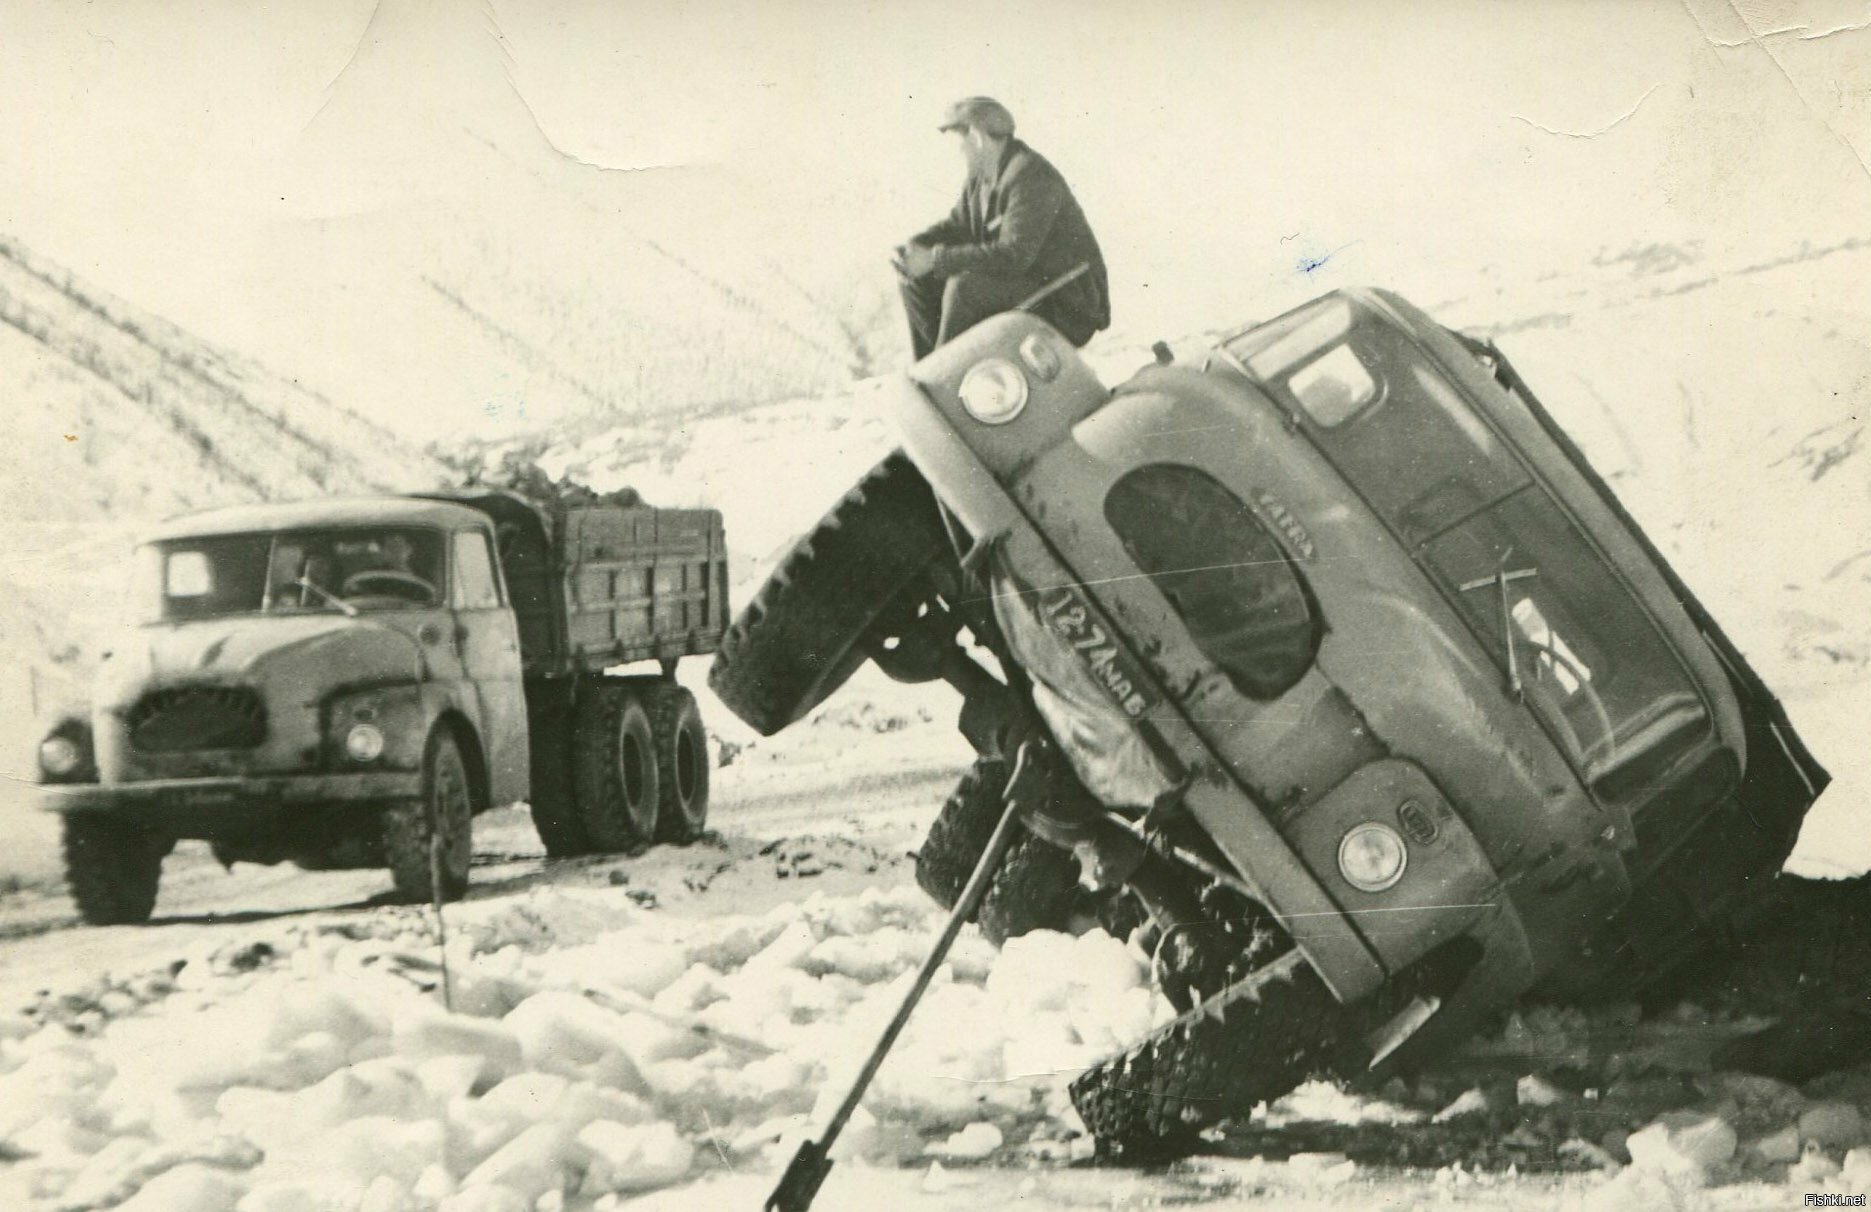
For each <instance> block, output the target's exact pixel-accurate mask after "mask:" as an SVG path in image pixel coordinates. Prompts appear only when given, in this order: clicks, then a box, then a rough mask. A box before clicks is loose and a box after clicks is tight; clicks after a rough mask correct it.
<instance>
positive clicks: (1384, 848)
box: [1338, 821, 1410, 892]
mask: <svg viewBox="0 0 1871 1212" xmlns="http://www.w3.org/2000/svg"><path fill="white" fill-rule="evenodd" d="M1409 857H1410V852H1409V848H1408V847H1406V846H1405V845H1404V844H1403V838H1402V837H1400V836H1399V835H1398V833H1397V831H1396V830H1395V829H1392V828H1391V827H1390V826H1389V825H1380V824H1378V823H1377V822H1376V821H1366V822H1365V823H1364V824H1362V825H1354V826H1352V827H1351V828H1350V829H1349V830H1347V831H1346V833H1345V836H1344V838H1343V840H1341V841H1340V842H1339V843H1338V870H1339V872H1340V874H1342V875H1343V876H1344V877H1345V882H1346V883H1348V884H1350V885H1351V886H1352V887H1353V888H1356V889H1358V890H1359V891H1360V892H1382V891H1383V890H1384V889H1386V888H1389V887H1391V886H1393V885H1394V884H1396V882H1397V881H1398V880H1400V879H1402V878H1403V868H1404V866H1405V865H1406V864H1407V863H1408V861H1409Z"/></svg>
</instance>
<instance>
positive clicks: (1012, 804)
mask: <svg viewBox="0 0 1871 1212" xmlns="http://www.w3.org/2000/svg"><path fill="white" fill-rule="evenodd" d="M1030 755H1031V750H1030V748H1029V747H1028V746H1026V745H1022V746H1021V747H1020V750H1019V758H1018V760H1017V761H1015V763H1014V770H1013V774H1012V776H1010V777H1009V778H1008V780H1007V791H1006V792H1005V794H1004V798H1005V800H1006V802H1007V807H1006V810H1005V811H1003V812H1002V813H1001V817H1000V824H998V825H996V826H995V827H994V834H993V836H992V837H990V838H988V843H987V848H986V849H985V850H983V851H982V852H981V861H980V862H978V863H976V864H975V868H974V874H973V875H971V876H969V877H968V884H967V886H966V887H964V888H963V889H962V892H961V896H960V897H959V898H957V900H956V901H955V908H954V910H953V911H952V912H951V913H950V914H949V917H948V924H947V925H946V926H944V927H943V928H942V934H941V937H939V938H937V939H936V943H935V947H934V948H933V949H931V950H930V952H929V958H928V959H926V960H924V961H923V966H922V970H921V971H920V972H918V973H917V974H916V981H915V983H914V984H912V985H911V986H910V988H909V992H908V993H906V994H904V996H903V1004H902V1005H901V1006H899V1007H897V1012H896V1017H895V1018H892V1019H891V1020H890V1025H889V1026H888V1027H885V1028H884V1033H883V1038H882V1039H880V1040H878V1041H877V1046H876V1047H875V1048H873V1049H871V1054H870V1057H869V1058H868V1059H867V1060H865V1062H864V1068H863V1069H861V1070H859V1071H858V1076H857V1080H856V1081H854V1082H852V1083H851V1089H850V1091H849V1092H848V1093H847V1094H846V1095H845V1100H844V1101H843V1102H842V1103H839V1104H838V1111H837V1113H836V1114H834V1115H833V1116H832V1118H831V1120H830V1122H828V1123H827V1124H826V1125H825V1131H824V1132H823V1133H821V1134H820V1135H819V1138H818V1139H817V1140H808V1141H806V1142H805V1143H804V1144H802V1145H800V1146H799V1152H797V1153H795V1154H794V1155H793V1160H792V1162H791V1163H790V1164H789V1165H788V1166H787V1167H786V1173H784V1174H782V1175H781V1176H780V1181H779V1185H778V1186H776V1187H774V1188H773V1194H771V1195H769V1196H767V1202H766V1203H765V1205H763V1207H764V1212H807V1209H809V1208H810V1207H811V1206H812V1200H813V1198H814V1197H815V1196H817V1195H818V1193H819V1186H820V1184H822V1183H823V1182H824V1181H825V1176H826V1175H827V1174H829V1173H831V1169H832V1160H831V1158H830V1157H829V1156H827V1155H828V1154H829V1153H830V1152H831V1147H832V1144H833V1142H835V1141H836V1140H837V1139H838V1134H839V1133H840V1132H843V1131H844V1127H845V1121H847V1120H849V1119H850V1118H851V1115H852V1112H854V1111H856V1110H857V1109H858V1102H859V1100H860V1099H862V1098H863V1097H864V1091H865V1090H866V1089H867V1088H868V1087H869V1086H870V1084H871V1079H872V1078H873V1077H876V1076H877V1070H878V1069H879V1068H880V1067H881V1066H882V1065H883V1063H884V1057H885V1056H886V1055H888V1054H889V1052H890V1048H891V1046H892V1045H894V1044H895V1043H896V1042H897V1036H898V1035H900V1034H902V1031H903V1026H904V1024H906V1023H908V1022H909V1017H910V1012H911V1011H913V1010H915V1009H916V1003H917V1002H919V1001H921V1000H922V995H923V993H924V991H925V990H927V989H928V988H929V981H930V980H931V978H933V977H934V976H935V972H936V969H937V968H940V967H941V966H942V961H943V960H944V959H945V958H947V956H948V952H949V948H950V947H951V946H953V945H954V943H955V936H956V935H957V934H959V933H961V928H962V923H964V922H966V921H967V920H968V919H969V918H970V917H971V916H973V914H974V911H975V907H976V906H977V905H979V904H980V903H981V898H982V897H983V896H985V895H986V894H987V886H988V881H989V880H991V879H993V878H994V871H995V869H996V868H998V867H999V866H1000V860H1001V856H1002V855H1004V854H1006V853H1007V847H1008V846H1009V845H1010V844H1011V843H1012V842H1013V839H1014V833H1015V831H1017V830H1018V829H1019V828H1020V823H1019V820H1018V817H1019V815H1020V808H1021V803H1022V798H1023V797H1021V796H1019V795H1018V794H1016V788H1019V787H1021V786H1022V785H1023V784H1024V783H1025V781H1026V777H1027V774H1028V771H1029V770H1030V769H1031V765H1032V764H1031V760H1030Z"/></svg>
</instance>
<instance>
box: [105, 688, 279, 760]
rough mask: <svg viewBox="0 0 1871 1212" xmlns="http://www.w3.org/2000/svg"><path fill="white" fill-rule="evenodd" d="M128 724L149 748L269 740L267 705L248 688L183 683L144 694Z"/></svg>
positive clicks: (175, 749)
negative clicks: (267, 735)
mask: <svg viewBox="0 0 1871 1212" xmlns="http://www.w3.org/2000/svg"><path fill="white" fill-rule="evenodd" d="M129 724H130V743H131V744H132V745H134V746H135V747H136V748H138V749H140V750H142V751H143V752H144V753H181V752H185V751H188V750H193V749H252V748H253V747H254V746H255V745H258V744H259V743H260V742H261V741H263V740H265V739H266V707H265V705H264V704H263V703H262V702H261V701H260V696H259V695H258V694H255V693H254V692H253V691H251V690H248V689H246V688H244V687H238V686H178V687H175V688H172V689H168V690H152V691H151V692H150V693H148V694H146V695H144V696H143V697H142V699H141V700H140V701H139V702H138V703H137V705H136V706H135V707H134V708H133V709H132V710H131V712H130V719H129Z"/></svg>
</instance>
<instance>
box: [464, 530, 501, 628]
mask: <svg viewBox="0 0 1871 1212" xmlns="http://www.w3.org/2000/svg"><path fill="white" fill-rule="evenodd" d="M455 605H456V607H457V608H459V609H461V610H493V609H496V608H497V607H499V605H500V582H499V581H498V580H497V579H496V578H495V576H494V560H493V557H492V556H491V555H490V554H489V553H488V550H487V536H486V535H485V534H483V533H482V532H480V531H478V530H462V531H458V532H456V534H455Z"/></svg>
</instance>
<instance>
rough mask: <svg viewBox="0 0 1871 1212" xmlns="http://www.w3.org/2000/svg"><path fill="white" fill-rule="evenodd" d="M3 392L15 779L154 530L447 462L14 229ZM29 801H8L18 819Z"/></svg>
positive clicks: (9, 246) (4, 273)
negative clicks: (21, 240)
mask: <svg viewBox="0 0 1871 1212" xmlns="http://www.w3.org/2000/svg"><path fill="white" fill-rule="evenodd" d="M0 398H4V399H5V400H6V402H7V405H6V417H7V423H8V439H9V440H8V441H7V442H6V443H4V444H0V477H3V481H0V482H3V483H4V485H5V487H4V489H0V510H3V511H4V512H5V514H6V516H7V517H8V519H9V528H8V532H7V536H6V542H5V545H4V547H0V714H3V716H4V718H5V720H6V723H5V725H3V726H0V745H3V748H0V770H4V772H5V773H6V774H8V775H10V776H13V778H16V779H17V778H20V777H25V776H27V773H28V772H29V771H30V769H31V767H30V763H29V760H28V755H29V753H30V746H31V744H32V742H33V741H34V740H35V739H36V737H35V732H36V730H35V728H34V726H33V725H32V724H31V723H30V722H29V721H31V720H32V719H33V718H34V716H35V715H37V714H43V713H44V712H47V711H50V710H53V709H56V708H57V707H59V706H60V705H62V704H64V703H67V702H69V701H72V700H74V699H76V698H78V697H80V696H81V695H82V694H83V690H84V685H83V684H84V680H85V677H86V674H87V672H88V668H89V654H90V653H91V652H92V650H93V645H94V643H95V641H96V640H97V638H98V636H99V634H100V632H101V631H102V630H103V629H104V628H105V627H107V626H108V625H109V623H110V622H111V621H112V615H113V613H114V611H115V609H116V607H117V603H118V597H119V593H120V590H121V587H122V576H121V570H122V568H123V566H124V558H125V556H126V554H127V545H128V543H129V541H130V536H131V535H133V534H134V533H135V532H136V530H137V529H138V528H139V527H140V526H143V525H145V524H147V523H149V522H151V521H154V520H155V519H157V518H160V517H163V516H166V515H169V514H173V513H177V512H180V511H182V510H185V509H192V508H201V507H206V506H209V505H219V504H227V503H232V502H236V501H249V500H259V499H267V498H292V497H305V496H318V495H323V494H330V493H345V492H364V491H372V490H381V489H390V488H398V487H419V486H423V485H428V484H433V483H435V482H436V481H437V479H438V478H439V476H440V475H441V469H440V467H439V466H438V465H437V464H435V463H434V462H433V461H432V460H430V459H429V458H428V457H427V456H425V455H423V454H422V453H420V452H419V451H418V450H417V449H415V448H414V447H413V446H411V445H409V444H408V443H407V442H405V441H403V440H402V439H400V438H398V437H397V436H396V435H395V434H393V433H391V432H390V431H389V430H387V429H385V428H384V427H383V426H382V425H380V424H378V423H377V422H376V421H374V420H372V419H371V418H370V417H368V416H366V415H365V414H364V413H362V412H360V411H358V410H356V409H353V408H348V407H345V406H343V405H341V404H338V403H335V402H333V401H332V400H330V399H327V398H325V397H323V396H321V395H318V394H317V393H315V392H311V391H308V390H306V389H305V388H303V387H301V386H299V385H298V384H296V383H293V382H291V381H288V380H286V379H282V378H280V377H279V376H278V375H276V374H274V373H272V372H270V371H269V370H267V369H266V368H264V367H261V366H259V365H258V364H256V363H254V362H253V361H251V360H249V359H247V358H245V357H243V356H241V355H239V354H236V353H233V352H231V351H229V350H226V349H223V348H220V347H217V346H214V345H210V344H208V343H206V342H203V341H201V340H200V339H198V338H196V337H195V336H193V335H191V334H189V333H186V332H184V331H182V330H181V329H179V328H177V327H176V326H175V325H173V324H170V323H168V322H167V321H165V320H163V319H161V318H159V317H157V316H154V315H151V314H149V313H148V312H146V311H144V310H142V309H140V308H137V307H134V306H132V305H130V304H129V303H126V302H124V301H123V300H121V299H118V298H115V297H113V296H112V295H110V294H108V293H106V292H104V291H101V290H99V289H97V288H95V287H93V286H91V285H89V284H87V283H86V282H84V281H82V280H80V279H78V278H76V277H74V276H73V275H72V274H70V273H69V272H67V271H66V270H65V269H63V268H62V267H60V266H58V265H54V264H52V263H51V262H49V261H47V260H46V259H45V258H43V257H40V256H37V255H35V254H34V253H33V252H32V251H31V250H29V249H27V248H25V247H23V246H21V245H20V244H18V243H17V242H14V241H12V240H7V239H3V238H0ZM7 785H9V786H17V784H16V783H13V782H11V781H10V780H9V782H8V784H7ZM16 798H17V797H16V796H14V795H7V796H5V797H3V798H0V811H3V812H5V813H6V815H7V816H8V817H9V818H12V817H17V816H18V815H19V810H18V808H17V805H16V803H15V800H16Z"/></svg>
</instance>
